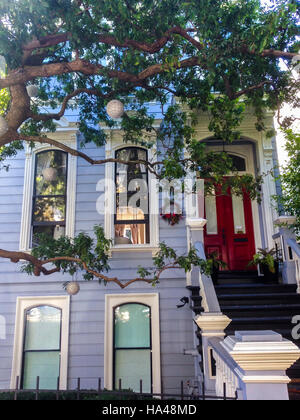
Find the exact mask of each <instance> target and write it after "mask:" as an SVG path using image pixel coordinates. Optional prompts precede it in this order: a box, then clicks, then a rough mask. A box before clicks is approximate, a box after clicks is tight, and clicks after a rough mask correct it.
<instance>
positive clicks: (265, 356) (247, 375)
mask: <svg viewBox="0 0 300 420" xmlns="http://www.w3.org/2000/svg"><path fill="white" fill-rule="evenodd" d="M221 345H222V346H223V347H224V349H225V350H226V351H227V352H228V353H229V355H230V356H231V357H232V358H233V360H234V361H235V362H236V363H237V365H238V368H236V369H235V374H236V375H237V376H238V378H239V383H240V385H239V387H240V389H241V393H242V396H243V399H244V400H288V399H289V395H288V387H287V384H288V383H289V382H290V379H289V378H288V376H287V375H286V370H287V369H288V368H289V367H291V366H292V365H293V364H294V363H295V362H296V361H297V360H298V359H299V357H300V350H299V348H298V347H297V346H296V345H295V344H293V343H292V342H291V341H289V340H286V339H284V338H283V337H282V336H281V335H280V334H278V333H276V332H274V331H239V332H236V333H235V336H230V337H227V338H226V339H225V340H224V341H223V342H222V343H221Z"/></svg>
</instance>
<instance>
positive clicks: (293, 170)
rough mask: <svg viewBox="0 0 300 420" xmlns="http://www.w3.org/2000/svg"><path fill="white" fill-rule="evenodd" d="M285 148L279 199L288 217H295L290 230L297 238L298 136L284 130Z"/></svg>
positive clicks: (299, 221)
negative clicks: (292, 229) (286, 156)
mask: <svg viewBox="0 0 300 420" xmlns="http://www.w3.org/2000/svg"><path fill="white" fill-rule="evenodd" d="M285 138H286V143H285V148H286V151H287V155H288V161H287V162H286V164H285V165H284V166H283V167H282V168H281V174H280V176H279V179H280V181H281V185H282V190H283V195H282V196H281V197H278V198H279V202H280V203H281V204H282V206H283V209H284V210H285V212H286V213H287V214H289V215H292V216H295V217H296V222H295V223H294V224H293V226H292V228H294V229H295V230H296V233H297V235H298V236H299V232H300V134H296V133H293V131H292V130H285Z"/></svg>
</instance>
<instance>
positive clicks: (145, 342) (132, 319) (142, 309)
mask: <svg viewBox="0 0 300 420" xmlns="http://www.w3.org/2000/svg"><path fill="white" fill-rule="evenodd" d="M150 343H151V340H150V308H148V307H147V306H145V305H139V304H127V305H122V306H118V307H117V308H116V309H115V347H116V348H118V347H119V348H123V347H127V348H130V347H150Z"/></svg>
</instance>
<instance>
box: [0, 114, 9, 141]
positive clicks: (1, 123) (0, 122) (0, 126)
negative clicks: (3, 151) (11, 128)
mask: <svg viewBox="0 0 300 420" xmlns="http://www.w3.org/2000/svg"><path fill="white" fill-rule="evenodd" d="M7 131H8V124H7V122H6V120H5V118H3V117H2V116H1V115H0V137H1V136H3V134H5V133H6V132H7Z"/></svg>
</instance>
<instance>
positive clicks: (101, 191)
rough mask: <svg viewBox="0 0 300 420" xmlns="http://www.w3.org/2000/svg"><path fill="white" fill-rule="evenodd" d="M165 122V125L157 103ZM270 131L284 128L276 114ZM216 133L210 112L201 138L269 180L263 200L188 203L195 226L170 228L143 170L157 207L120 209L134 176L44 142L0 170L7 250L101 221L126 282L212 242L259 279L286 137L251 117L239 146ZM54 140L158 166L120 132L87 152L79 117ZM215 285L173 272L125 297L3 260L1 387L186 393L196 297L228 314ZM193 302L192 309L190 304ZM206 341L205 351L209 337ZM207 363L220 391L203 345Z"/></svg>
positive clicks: (188, 219)
mask: <svg viewBox="0 0 300 420" xmlns="http://www.w3.org/2000/svg"><path fill="white" fill-rule="evenodd" d="M152 106H153V109H154V112H155V110H156V106H155V104H153V105H152ZM156 115H157V119H156V124H157V125H159V124H160V121H161V120H160V114H159V110H158V107H157V114H156ZM265 123H266V126H267V127H268V128H273V115H272V114H271V113H270V114H268V113H267V114H266V116H265ZM207 127H208V116H206V115H205V114H203V115H201V116H200V118H199V124H198V126H197V128H196V133H197V138H198V139H199V141H205V143H206V144H207V150H208V151H209V150H214V151H224V150H225V151H226V152H228V154H230V155H231V156H232V158H233V160H234V162H235V166H236V168H237V170H238V171H239V173H240V174H241V175H243V174H251V175H254V176H257V175H259V174H263V173H265V174H266V176H265V182H264V183H263V185H262V202H261V203H258V202H257V201H251V200H250V199H249V198H248V197H247V196H246V195H245V196H244V197H243V198H242V197H237V196H234V195H231V194H230V195H227V196H219V195H218V194H215V195H211V196H209V197H207V198H206V200H205V206H202V207H201V204H199V203H197V205H195V206H192V205H191V207H192V208H188V207H189V206H190V204H189V203H190V202H189V200H186V201H185V208H184V213H183V215H184V218H183V219H182V220H180V221H179V223H178V224H176V225H174V226H171V225H169V224H168V223H167V222H166V221H165V220H163V218H162V217H161V216H160V214H161V212H162V206H163V204H162V199H161V197H160V195H159V193H158V192H157V191H158V190H157V185H156V180H155V177H154V175H152V174H151V173H150V172H149V171H147V169H146V168H145V167H143V165H138V167H136V168H135V170H134V172H135V175H136V174H137V173H138V176H137V178H138V179H139V180H142V181H143V183H144V185H146V186H148V189H147V194H148V200H147V203H148V204H147V205H148V208H147V210H148V211H140V210H132V207H131V206H130V205H128V204H127V205H125V206H124V204H123V203H122V202H121V194H122V191H124V188H125V189H126V188H127V187H128V182H127V181H128V177H129V180H130V181H131V180H132V179H131V178H130V176H131V175H132V174H130V173H129V172H130V170H128V168H127V169H126V168H124V166H126V165H122V164H117V163H114V162H111V163H107V164H105V165H90V164H89V163H88V162H86V161H85V160H83V159H81V158H80V157H74V156H71V155H68V154H67V153H65V152H63V151H59V150H58V149H56V148H55V147H53V146H48V145H45V144H43V145H36V147H35V148H34V149H30V148H26V149H25V150H24V152H20V153H18V155H17V156H16V157H14V158H12V159H11V160H10V161H9V164H10V170H9V172H8V173H6V172H0V248H2V249H7V250H12V251H17V250H21V251H24V252H30V249H31V248H32V246H34V235H35V234H36V233H40V232H46V233H49V234H51V235H52V236H53V237H54V238H57V237H59V236H61V235H67V236H70V237H73V236H74V235H77V234H78V233H80V232H82V231H84V232H86V233H89V234H93V227H94V226H95V225H102V226H103V227H104V230H105V234H106V237H107V238H109V239H112V241H113V246H112V248H111V251H110V259H109V264H110V267H111V272H110V273H109V276H111V277H117V278H118V279H119V280H120V281H122V282H126V281H130V280H131V279H133V278H135V277H136V275H137V274H136V273H137V270H138V267H139V266H143V267H151V266H152V258H153V256H154V255H155V253H156V252H157V250H158V247H159V243H160V242H165V243H166V244H167V245H170V246H172V247H173V248H175V250H176V251H177V252H178V254H184V253H186V252H187V250H188V249H189V246H190V244H191V242H192V243H193V245H195V244H198V243H202V244H203V249H204V251H205V253H206V255H208V254H209V253H212V252H217V253H218V254H219V255H220V256H221V257H222V259H223V260H224V261H225V262H226V264H227V267H228V269H227V270H228V271H229V272H230V273H240V272H241V271H248V268H247V264H248V262H249V261H250V260H251V258H252V256H253V254H254V253H255V252H256V250H257V249H258V248H269V249H270V248H273V247H274V240H275V241H276V238H278V232H279V230H278V227H276V225H275V224H274V222H275V220H276V219H278V214H277V211H276V209H275V207H274V206H273V203H272V196H273V195H276V194H278V193H279V192H280V186H279V185H277V184H276V182H275V181H274V178H273V177H272V175H271V174H270V172H271V171H272V170H274V168H275V167H276V165H277V151H276V140H275V138H273V139H269V138H267V137H266V136H265V133H264V132H258V131H257V130H256V128H255V117H254V115H253V114H252V113H251V112H250V111H249V112H248V113H247V115H246V118H245V119H244V121H243V123H242V126H241V131H242V136H241V138H240V140H238V141H236V142H235V143H233V144H231V145H226V146H224V144H223V143H222V142H220V141H219V140H218V139H215V138H214V137H213V136H212V133H210V132H209V131H208V129H207ZM51 138H53V139H55V140H58V141H60V142H62V143H64V144H66V145H68V146H70V147H72V148H75V149H77V150H79V151H82V152H84V153H85V154H87V155H89V156H90V157H91V158H93V159H97V160H100V159H105V158H112V159H116V158H120V159H128V160H129V159H141V160H146V159H149V160H151V159H152V155H153V153H154V151H153V150H146V149H144V148H143V147H140V146H139V147H137V146H136V145H134V144H132V145H131V144H127V143H126V144H124V143H123V141H122V133H121V132H120V130H118V129H115V130H110V131H109V136H108V139H109V140H108V141H107V144H106V145H105V146H103V147H101V148H97V147H96V146H93V145H92V144H89V145H87V146H86V147H85V148H84V149H82V148H81V146H80V142H81V134H80V133H79V131H78V128H77V125H76V115H73V114H70V115H66V117H64V118H63V119H62V120H60V121H59V123H58V128H57V131H56V132H55V133H53V134H51ZM154 147H155V146H154ZM224 147H225V149H224ZM124 173H126V176H127V178H126V179H127V181H126V182H125V181H123V179H124V178H123V176H124ZM124 182H125V183H124ZM135 191H136V190H135ZM203 219H205V220H206V221H207V222H205V221H203ZM199 220H202V223H201V222H199ZM274 235H275V236H274ZM276 235H277V237H276ZM274 238H275V239H274ZM255 274H256V273H255ZM200 277H201V276H200ZM292 277H293V275H292ZM290 278H291V276H290V277H289V279H290ZM67 281H76V282H78V283H79V285H80V291H79V293H78V294H76V295H69V294H68V293H67V291H66V290H65V289H63V287H62V285H63V283H64V282H67ZM286 281H287V282H288V281H289V282H293V280H288V279H287V280H286ZM209 282H211V279H209V278H206V277H205V276H204V277H201V281H200V283H199V272H195V270H194V271H193V272H192V273H188V274H185V273H184V272H183V271H181V270H169V271H166V272H165V273H164V275H163V276H162V278H161V279H160V282H159V284H157V285H156V286H155V287H153V286H151V285H149V284H146V283H143V282H136V283H133V284H130V285H128V287H126V288H125V289H121V288H120V287H119V286H118V285H117V284H115V283H108V284H106V285H105V284H103V282H102V283H101V284H99V283H98V282H97V281H90V282H88V281H84V280H83V279H82V277H81V276H80V275H78V276H74V277H73V278H71V277H70V276H68V275H62V274H61V273H55V274H53V275H51V276H43V275H41V276H40V277H34V276H28V275H27V274H26V273H23V272H21V270H20V264H13V263H12V262H10V261H9V260H5V259H1V260H0V327H1V328H0V349H1V351H0V389H9V388H11V389H14V388H15V387H16V385H18V386H19V387H21V388H24V389H34V388H35V386H36V377H37V376H39V378H40V384H39V385H40V387H41V388H44V389H56V387H57V378H59V386H60V388H61V389H75V388H76V386H77V379H78V378H80V380H81V382H80V383H81V388H84V389H96V388H97V386H98V379H99V378H102V380H103V382H102V383H103V386H104V387H105V388H107V389H114V388H118V386H119V380H120V379H121V381H122V388H131V389H134V390H136V391H138V390H139V389H140V380H142V381H143V390H144V392H153V393H160V392H162V391H163V392H165V393H178V392H179V391H180V383H181V381H184V383H185V384H186V383H187V382H189V383H190V384H191V383H197V381H198V382H199V380H200V379H199V378H201V375H202V373H203V372H201V366H203V364H202V365H201V357H200V355H199V354H198V353H197V351H195V350H196V349H197V348H199V333H197V326H196V324H195V322H194V319H195V314H197V311H196V312H195V311H193V310H192V307H191V306H192V303H193V299H192V297H193V296H195V295H198V296H199V297H200V299H202V303H201V305H202V306H203V308H204V310H205V312H213V313H217V312H221V310H220V307H217V308H213V309H211V305H213V300H214V299H215V295H214V294H213V293H210V292H209V287H211V285H212V283H209ZM294 282H295V283H296V277H295V281H294ZM197 288H198V289H197ZM199 289H200V290H199ZM185 297H188V298H189V303H188V304H186V305H183V306H182V305H181V302H182V299H183V298H185ZM183 302H184V299H183ZM198 315H199V312H198ZM250 329H251V328H250ZM202 345H203V346H204V347H203V348H205V351H206V350H207V345H206V344H205V340H202ZM205 346H206V347H205ZM202 359H203V360H202V362H204V367H203V369H204V370H205V372H204V373H205V375H206V377H207V378H208V379H207V382H206V386H207V388H208V389H209V387H210V382H209V380H210V379H211V380H213V377H214V375H215V374H214V373H213V372H208V368H207V366H206V365H205V363H206V361H207V360H206V359H207V357H206V355H205V354H204V353H203V349H202ZM199 362H200V364H199Z"/></svg>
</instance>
